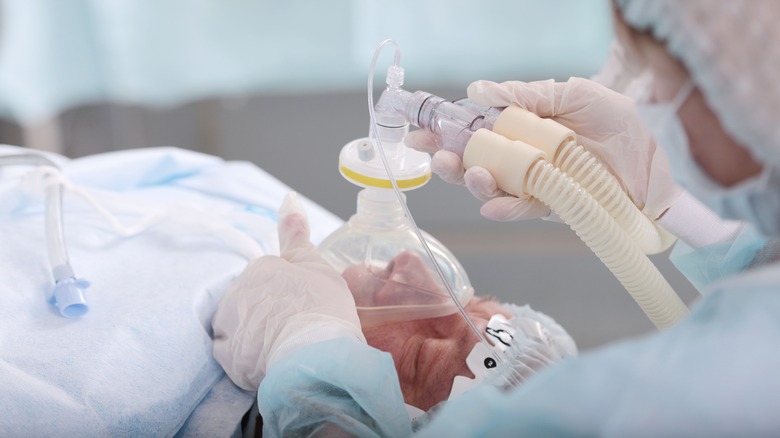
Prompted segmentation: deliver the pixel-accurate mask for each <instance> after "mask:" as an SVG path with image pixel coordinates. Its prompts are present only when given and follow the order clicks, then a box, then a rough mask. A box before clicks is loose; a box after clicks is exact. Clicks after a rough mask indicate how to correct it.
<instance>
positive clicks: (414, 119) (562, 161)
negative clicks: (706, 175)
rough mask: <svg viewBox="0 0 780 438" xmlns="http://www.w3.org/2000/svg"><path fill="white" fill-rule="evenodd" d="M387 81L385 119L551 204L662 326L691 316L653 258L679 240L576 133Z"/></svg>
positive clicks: (518, 112)
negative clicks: (643, 207) (409, 126)
mask: <svg viewBox="0 0 780 438" xmlns="http://www.w3.org/2000/svg"><path fill="white" fill-rule="evenodd" d="M391 69H392V67H391ZM390 76H391V73H388V77H390ZM388 84H389V85H388V88H387V90H385V92H384V93H383V94H382V96H381V97H380V99H379V103H380V104H378V105H377V118H378V119H382V120H393V118H394V117H395V118H398V119H403V120H404V121H406V122H408V123H411V124H413V125H415V126H417V127H418V128H421V129H425V130H427V131H429V132H431V133H432V134H433V135H434V138H435V140H436V143H437V146H438V147H439V148H441V149H445V150H448V151H451V152H454V153H455V154H457V155H458V156H459V157H460V158H461V159H462V160H463V165H464V167H465V168H469V167H472V166H480V167H484V168H486V169H487V170H488V171H489V172H490V173H491V174H492V175H493V177H494V178H495V179H496V182H497V183H498V186H499V187H500V188H501V189H503V190H504V191H505V192H507V193H510V194H513V195H516V196H533V197H535V198H537V199H539V200H540V201H542V202H543V203H545V204H546V205H548V206H549V207H550V209H551V210H552V211H553V212H555V213H556V214H557V215H558V216H559V217H560V218H561V219H562V220H563V221H564V222H565V223H566V224H567V225H569V226H570V227H571V228H572V229H573V230H574V231H575V232H576V233H577V235H578V236H579V237H580V238H581V239H582V240H583V241H584V242H585V243H586V244H587V245H588V246H589V247H590V248H591V250H592V251H593V252H594V253H595V254H596V255H597V256H598V257H599V258H600V259H601V261H602V262H603V263H604V264H605V265H606V266H607V268H608V269H609V270H610V271H611V272H612V273H613V275H615V277H616V278H617V279H618V281H620V283H621V284H622V285H623V286H624V287H625V289H626V290H627V291H628V292H629V294H631V296H632V297H633V298H634V299H635V301H636V302H637V304H639V306H640V307H641V308H642V310H643V311H644V312H645V313H646V314H647V316H648V317H649V318H650V320H651V321H652V322H653V323H654V324H655V325H656V326H657V327H659V328H664V327H668V326H670V325H672V324H674V322H676V321H678V320H679V319H681V318H682V317H683V316H685V315H686V314H687V313H688V310H687V307H686V306H685V304H684V303H683V302H682V300H681V299H680V298H679V296H678V295H677V294H676V293H675V292H674V290H673V289H672V287H671V286H670V285H669V283H668V282H667V281H666V279H664V278H663V276H662V275H661V274H660V272H659V271H658V270H657V268H656V267H655V266H654V265H653V264H652V262H650V260H649V259H648V258H647V256H646V254H656V253H659V252H662V251H664V250H666V249H667V248H669V246H671V244H672V243H674V240H675V239H674V237H673V236H672V235H671V234H669V233H668V232H667V231H666V230H664V229H663V228H661V227H660V226H658V225H657V224H656V223H655V222H654V221H653V220H651V219H650V218H648V217H646V216H645V215H644V214H643V213H642V212H641V211H640V210H639V209H638V208H637V207H636V206H635V205H634V203H633V202H632V201H631V199H630V198H629V197H628V195H626V194H625V192H623V190H622V189H621V187H620V184H619V183H618V181H617V179H616V178H615V177H614V176H613V175H612V174H611V173H609V172H608V171H607V170H606V168H605V167H604V166H603V165H602V164H601V163H600V162H599V160H598V159H597V158H596V157H595V156H593V155H592V154H590V153H589V152H588V151H587V150H585V149H584V148H583V147H582V146H581V145H578V143H577V135H576V134H575V133H574V131H572V130H571V129H569V128H567V127H565V126H563V125H561V124H559V123H557V122H555V121H553V120H551V119H545V118H541V117H539V116H537V115H536V114H533V113H531V112H529V111H526V110H524V109H522V108H519V107H514V106H510V107H506V108H492V107H481V106H479V105H476V104H474V103H473V102H471V101H469V100H467V99H461V100H456V101H450V100H447V99H444V98H441V97H439V96H435V95H433V94H431V93H427V92H424V91H415V92H409V91H407V90H404V89H402V88H401V86H400V85H397V86H393V85H394V84H393V83H392V81H391V80H390V79H388Z"/></svg>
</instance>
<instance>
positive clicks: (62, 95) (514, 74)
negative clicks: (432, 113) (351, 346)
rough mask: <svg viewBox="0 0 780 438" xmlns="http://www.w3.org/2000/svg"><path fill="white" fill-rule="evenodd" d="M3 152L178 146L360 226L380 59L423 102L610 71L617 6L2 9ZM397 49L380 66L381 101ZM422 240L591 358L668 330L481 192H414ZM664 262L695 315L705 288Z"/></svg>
mask: <svg viewBox="0 0 780 438" xmlns="http://www.w3.org/2000/svg"><path fill="white" fill-rule="evenodd" d="M0 5H1V6H0V8H1V9H0V20H2V25H1V26H0V117H1V118H2V119H1V120H0V143H5V144H12V145H22V146H27V147H31V148H37V149H43V150H49V151H55V152H58V153H61V154H64V155H66V156H69V157H74V158H75V157H80V156H84V155H90V154H97V153H103V152H109V151H115V150H122V149H129V148H141V147H153V146H176V147H180V148H186V149H191V150H196V151H201V152H204V153H208V154H213V155H217V156H220V157H223V158H225V159H227V160H246V161H250V162H253V163H255V164H256V165H258V166H260V167H261V168H263V169H265V170H266V171H268V172H269V173H271V174H272V175H274V176H276V177H277V178H279V179H280V180H281V181H283V182H284V183H286V184H287V185H289V186H290V187H292V188H293V189H295V190H297V191H299V192H300V193H302V194H303V195H305V196H307V197H308V198H310V199H312V200H314V201H315V202H318V203H319V204H321V205H322V206H324V207H325V208H327V209H329V210H330V211H332V212H333V213H335V214H337V215H338V216H340V217H342V218H344V219H347V218H349V216H350V215H351V214H352V213H353V212H354V209H355V198H356V195H357V192H358V190H359V189H358V188H357V187H355V186H352V185H351V184H350V183H348V182H346V181H345V180H344V179H342V177H341V176H340V175H339V173H338V170H337V163H338V153H339V150H340V149H341V147H342V146H343V145H344V144H346V143H348V142H349V141H351V140H353V139H356V138H360V137H365V136H367V134H368V123H369V118H368V113H367V99H366V82H367V74H368V67H369V63H370V61H371V57H372V55H373V52H374V49H375V48H376V46H377V45H378V44H379V43H380V42H381V41H382V40H384V39H387V38H393V39H395V40H396V41H397V42H398V44H399V45H400V47H401V65H402V66H403V67H404V68H405V69H406V84H405V88H406V89H408V90H412V91H414V90H417V89H421V90H425V91H429V92H432V93H434V94H438V95H440V96H442V97H446V98H453V99H454V98H459V97H463V96H464V95H465V90H466V86H467V85H468V84H469V83H470V82H471V81H474V80H477V79H490V80H494V81H503V80H510V79H519V80H525V81H532V80H540V79H548V78H555V79H558V80H566V79H567V78H568V77H570V76H583V77H589V76H591V75H594V74H596V73H597V72H598V71H599V69H600V68H601V66H602V65H603V63H604V62H605V60H606V58H607V54H608V51H609V47H610V42H611V40H612V28H611V17H610V11H609V2H608V0H545V1H539V0H491V1H489V2H481V3H476V2H474V1H472V0H414V1H412V0H328V1H313V0H286V1H284V2H279V1H265V0H254V1H252V0H165V1H159V0H70V1H68V2H63V1H61V0H4V1H2V3H0ZM391 62H392V50H389V49H388V50H387V51H386V52H385V53H383V55H382V57H381V58H380V62H379V67H378V68H377V74H376V78H375V87H376V88H375V96H376V95H378V93H379V91H380V90H381V87H382V86H383V84H384V74H385V70H386V68H387V67H388V66H389V65H390V63H391ZM407 199H408V202H409V205H410V208H411V211H412V213H413V214H414V217H415V219H416V221H417V222H418V224H419V225H420V226H421V228H423V229H425V230H426V231H428V232H429V233H431V234H433V235H434V236H436V237H437V238H439V240H441V241H442V242H443V243H444V244H445V245H447V246H448V247H449V248H450V249H451V250H452V252H453V253H454V254H455V255H456V256H458V258H459V259H460V261H461V262H462V264H463V265H464V266H465V267H466V270H467V272H468V273H469V276H470V279H471V282H472V284H473V285H474V286H475V288H476V290H477V293H479V294H486V295H488V294H489V295H495V296H497V297H499V298H500V299H502V300H506V301H511V302H515V303H518V304H526V303H527V304H530V305H531V306H532V307H533V308H535V309H536V310H541V311H543V312H545V313H548V314H549V315H551V316H552V317H554V318H555V319H557V320H558V321H559V322H560V323H561V324H562V325H564V327H566V328H567V329H568V330H569V331H570V332H571V333H572V335H573V336H574V337H575V339H576V340H577V342H578V344H579V346H580V348H581V349H589V348H592V347H595V346H598V345H601V344H603V343H605V342H609V341H613V340H617V339H622V338H626V337H630V336H636V335H639V334H642V333H645V332H648V331H651V330H654V329H653V328H652V325H651V324H650V322H649V321H648V319H647V318H646V316H645V315H644V314H643V313H642V312H641V310H640V309H639V308H638V306H637V305H636V304H635V303H634V302H633V300H632V299H631V298H630V297H629V296H628V294H627V293H626V292H625V290H624V289H623V288H622V287H621V286H620V284H619V283H618V282H617V281H616V280H615V279H614V277H613V276H612V274H610V273H609V271H607V269H606V268H605V267H604V266H603V265H602V264H601V262H600V261H599V260H598V259H597V258H596V256H595V255H593V254H592V253H591V252H590V250H589V249H588V248H587V247H586V246H585V245H584V244H582V243H581V242H580V241H579V239H578V238H577V237H576V235H575V234H574V233H573V232H572V231H571V230H570V229H569V228H568V227H566V226H565V225H561V224H556V223H547V222H544V221H540V220H537V221H528V222H523V223H494V222H489V221H487V220H485V219H482V218H481V216H480V215H479V211H478V210H479V206H480V202H478V201H477V200H476V199H474V198H472V197H471V195H470V194H469V193H468V192H467V190H466V189H464V188H460V187H454V186H450V185H447V184H445V183H443V182H442V181H440V180H438V179H436V178H434V179H433V180H432V181H431V182H430V183H428V185H426V186H425V187H423V188H422V189H419V190H416V191H413V192H410V193H407ZM652 260H653V261H654V262H655V263H656V264H657V265H658V266H659V268H660V269H661V271H662V273H664V275H666V277H667V278H668V279H669V281H670V283H671V284H672V286H673V287H675V289H676V290H677V291H678V293H679V294H680V295H681V296H682V297H683V299H684V300H686V301H688V302H690V301H691V300H693V299H695V297H696V292H695V290H694V289H693V287H692V286H691V285H690V284H689V283H688V282H687V281H686V280H685V279H684V278H683V277H682V275H681V274H679V273H678V272H677V271H676V270H675V269H674V268H673V267H672V265H671V264H670V263H669V262H668V260H667V255H666V254H661V255H658V256H653V258H652Z"/></svg>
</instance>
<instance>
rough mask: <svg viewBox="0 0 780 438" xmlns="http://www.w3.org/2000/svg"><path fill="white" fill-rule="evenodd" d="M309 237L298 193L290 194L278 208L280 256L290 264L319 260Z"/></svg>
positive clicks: (305, 217) (306, 219)
mask: <svg viewBox="0 0 780 438" xmlns="http://www.w3.org/2000/svg"><path fill="white" fill-rule="evenodd" d="M309 236H310V231H309V220H308V217H307V215H306V210H305V209H304V207H303V204H302V203H301V201H300V199H299V196H298V193H296V192H290V193H288V194H287V196H285V197H284V201H283V202H282V205H281V207H279V250H280V256H281V257H282V258H283V259H285V260H287V261H289V262H291V263H299V262H304V261H314V260H318V259H321V257H320V256H319V254H317V251H316V248H315V246H314V244H312V243H311V240H310V237H309Z"/></svg>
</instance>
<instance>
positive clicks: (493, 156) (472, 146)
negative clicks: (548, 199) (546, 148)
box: [463, 128, 544, 196]
mask: <svg viewBox="0 0 780 438" xmlns="http://www.w3.org/2000/svg"><path fill="white" fill-rule="evenodd" d="M543 158H544V153H543V152H542V151H540V150H539V149H537V148H535V147H533V146H531V145H529V144H527V143H524V142H522V141H517V140H509V139H507V138H506V137H503V136H501V135H499V134H496V133H495V132H492V131H490V130H487V129H484V128H482V129H478V130H477V131H476V132H475V133H474V135H472V136H471V138H470V139H469V142H468V143H467V144H466V150H465V151H464V152H463V166H464V167H466V168H467V169H468V168H470V167H473V166H480V167H484V168H485V169H487V170H488V171H489V172H490V173H491V174H492V175H493V177H494V178H495V179H496V183H498V186H499V187H500V188H501V189H503V190H504V191H505V192H509V193H511V194H513V195H516V196H521V195H525V194H527V191H526V187H525V180H526V177H525V175H526V173H528V169H530V168H531V165H533V164H534V163H535V162H537V161H538V160H541V159H543Z"/></svg>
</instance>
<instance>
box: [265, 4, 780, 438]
mask: <svg viewBox="0 0 780 438" xmlns="http://www.w3.org/2000/svg"><path fill="white" fill-rule="evenodd" d="M613 6H614V11H615V30H616V35H617V38H618V41H619V46H620V47H621V52H622V65H623V69H624V72H627V73H631V74H633V75H636V76H637V77H639V78H642V79H643V80H644V81H645V82H646V83H647V85H648V88H647V93H644V94H643V95H640V96H638V97H637V99H636V100H632V99H630V98H628V97H625V96H623V95H621V94H618V93H616V92H615V91H613V90H610V89H609V88H607V87H604V86H601V85H599V84H596V83H595V82H592V81H589V80H585V79H576V78H572V79H570V80H569V81H567V82H564V83H554V82H552V81H544V82H534V83H520V82H509V83H504V84H495V83H490V82H484V81H480V82H477V83H474V84H472V85H471V86H470V87H469V98H470V99H472V100H473V101H475V102H477V103H480V104H484V105H492V106H507V105H518V106H521V107H524V108H527V109H529V110H531V111H533V112H536V113H537V114H539V115H540V116H542V117H551V118H554V119H555V120H557V121H559V122H561V123H563V124H564V125H566V126H568V127H570V128H572V129H573V130H574V131H576V132H577V133H578V134H579V136H580V138H581V139H584V140H583V141H582V143H583V146H585V147H586V148H588V149H592V151H593V152H594V153H596V154H597V155H598V156H599V157H600V158H601V159H602V160H604V161H605V163H606V165H607V166H608V167H609V168H610V170H611V171H612V172H613V173H615V175H616V176H617V177H618V178H619V179H620V180H621V182H622V183H623V186H624V187H625V189H626V191H627V192H628V194H629V195H630V196H631V197H632V199H633V200H634V202H635V203H637V205H638V206H640V207H641V208H642V209H643V211H644V212H645V213H646V214H648V215H649V216H650V217H652V218H653V219H656V220H658V221H661V223H662V224H664V225H666V226H667V227H668V228H669V229H670V230H672V231H676V232H677V233H678V234H680V235H681V236H680V237H681V240H683V241H684V242H685V243H687V247H686V250H685V251H684V253H683V254H682V256H681V259H680V260H681V261H682V262H683V263H684V264H683V265H681V267H682V268H683V269H684V270H685V272H686V274H688V275H690V276H691V278H692V279H694V280H695V281H696V283H697V285H698V286H699V287H700V288H701V290H702V294H703V298H702V299H701V300H700V302H698V303H696V304H695V305H694V306H693V307H692V308H691V314H690V315H689V316H688V317H687V318H686V319H684V320H682V321H681V322H679V323H678V324H677V325H675V326H673V327H671V328H669V329H666V330H664V331H662V332H658V333H654V334H651V335H648V336H645V337H643V338H639V339H636V340H631V341H625V342H622V343H618V344H615V345H611V346H608V347H605V348H602V349H599V350H596V351H592V352H589V353H587V354H583V355H582V356H580V357H578V358H571V359H567V360H565V361H563V362H561V363H559V364H557V365H553V366H551V367H549V368H547V369H546V370H544V371H542V372H541V373H539V374H537V375H536V376H534V377H533V378H532V379H530V380H529V381H528V382H526V383H525V384H523V385H522V386H520V387H518V388H516V389H514V390H512V391H509V392H502V391H499V390H498V389H496V388H494V387H491V386H488V385H483V386H479V387H477V388H475V389H473V390H471V391H469V392H467V393H465V394H463V395H462V396H461V397H460V398H458V399H456V400H453V401H449V402H447V403H446V404H445V405H443V406H442V407H440V408H439V409H437V410H436V413H435V415H433V421H432V422H431V423H430V424H428V425H427V426H425V427H424V428H422V429H421V430H420V431H418V433H419V434H421V435H423V436H437V437H438V436H534V437H539V436H617V437H625V436H631V437H635V436H653V437H658V436H675V437H679V436H696V437H698V436H710V437H711V436H752V437H755V436H777V435H778V434H780V416H778V415H777V413H778V412H780V396H779V395H778V394H780V379H778V378H777V372H778V371H777V370H778V369H779V368H780V352H778V349H777V345H780V264H778V263H776V262H775V261H774V257H773V256H774V254H775V251H774V250H773V243H774V242H775V240H776V238H777V237H778V235H780V179H779V178H780V177H778V172H780V124H778V123H777V122H776V121H775V120H774V118H775V117H776V116H777V115H778V114H780V86H778V85H777V83H776V80H774V79H775V78H774V76H775V75H776V72H777V71H778V67H780V47H778V46H777V44H776V43H777V41H778V40H780V29H778V27H777V25H776V23H777V21H778V19H780V3H778V2H775V1H774V0H732V1H729V2H712V1H708V0H616V1H615V2H614V3H613ZM561 28H562V29H565V26H561ZM648 133H649V135H648ZM416 140H418V141H419V140H421V139H420V138H417V139H416ZM422 140H423V141H421V142H418V145H419V144H423V145H424V144H425V141H424V139H422ZM655 144H658V145H659V146H660V147H662V148H663V151H665V152H666V155H663V154H662V153H660V152H659V151H660V150H656V149H655ZM437 155H438V157H436V161H437V162H438V164H437V170H438V172H439V173H440V174H442V175H447V176H448V178H449V179H450V180H452V181H458V180H459V179H460V176H461V175H462V176H463V182H464V183H465V184H466V186H467V187H469V189H470V190H471V191H472V192H474V193H475V194H476V195H477V196H479V197H481V198H483V199H490V200H489V201H488V202H486V204H485V205H484V206H483V208H482V213H483V215H485V216H487V217H490V218H493V219H504V220H511V219H523V218H528V217H540V216H547V215H548V214H549V213H548V212H547V211H546V207H544V206H543V205H541V204H539V203H537V202H535V201H533V200H529V199H520V198H514V197H507V196H502V195H503V194H502V193H501V192H500V191H498V190H496V187H495V182H494V181H493V180H492V177H490V175H489V174H487V173H485V172H482V171H481V170H480V169H471V170H469V171H468V172H465V174H464V173H463V170H462V166H461V164H460V162H459V161H458V159H457V157H452V156H447V155H442V154H437ZM667 157H668V161H667ZM667 167H668V168H667ZM669 173H671V175H672V176H673V177H674V181H676V182H677V183H679V186H678V184H675V183H674V182H673V181H672V180H671V179H670V178H669V176H668V175H669ZM680 186H682V188H684V189H685V191H683V190H681V189H680ZM702 204H703V205H704V206H706V207H707V208H703V207H702ZM710 211H714V212H715V213H717V215H719V216H720V217H721V218H724V219H729V220H736V221H737V222H723V221H720V220H717V219H714V218H712V217H709V216H708V214H709V213H708V212H710ZM703 223H704V224H717V225H713V227H714V228H717V229H714V230H711V231H712V232H709V231H710V230H709V228H710V227H709V226H702V225H701V224H703ZM701 228H707V229H708V230H705V232H702V231H701ZM298 235H299V237H300V236H304V237H305V234H300V233H299V234H298ZM301 248H308V246H306V245H301ZM306 251H310V249H307V250H306ZM301 254H305V252H304V253H301ZM273 269H275V270H277V272H290V273H292V272H296V276H297V277H298V278H305V279H307V281H305V282H303V281H295V282H287V283H283V282H280V283H277V284H276V286H277V287H278V289H279V290H280V293H279V298H278V299H279V300H282V299H285V300H287V299H290V297H294V298H295V300H296V303H297V307H296V309H298V312H297V313H296V314H295V315H294V316H293V315H290V316H286V317H283V318H281V319H279V320H276V321H274V323H273V327H272V326H269V330H268V333H270V334H272V335H273V336H278V337H279V338H281V339H283V340H285V339H287V341H283V342H282V345H287V346H291V345H295V347H296V348H288V349H287V350H286V351H285V353H284V355H278V354H277V355H276V356H273V355H272V359H274V360H272V361H271V362H270V364H268V368H267V369H266V370H265V371H266V372H267V375H266V378H265V380H264V381H263V382H262V384H261V385H260V391H259V395H258V397H259V403H260V412H261V414H262V415H263V418H264V420H265V422H266V429H265V431H266V433H268V434H270V435H281V434H287V433H291V434H302V435H306V434H318V433H323V434H324V433H329V432H334V431H343V432H347V433H352V434H355V435H358V436H367V435H372V434H373V435H383V436H404V435H409V434H411V433H412V431H411V428H410V426H409V423H408V419H407V418H404V415H405V413H404V412H402V410H401V407H400V406H401V405H402V403H403V401H402V400H400V399H399V396H398V391H397V389H396V387H397V378H396V377H395V373H394V370H393V367H392V363H389V362H388V359H387V357H386V356H383V355H382V354H381V353H380V352H378V351H376V350H373V349H371V348H370V347H368V346H366V345H365V344H364V343H362V342H361V339H360V336H359V330H358V329H357V327H355V329H354V330H352V329H349V330H347V333H344V336H338V337H333V338H332V339H328V340H322V337H321V336H320V337H319V338H320V339H318V340H320V341H321V342H314V343H309V344H307V343H306V342H297V341H300V338H299V337H297V338H296V337H295V336H293V337H292V338H285V333H284V332H285V329H284V327H287V326H288V324H298V323H299V321H302V320H306V317H307V315H309V316H319V315H321V314H323V313H325V314H327V315H329V316H328V318H329V319H332V320H333V322H334V324H333V325H332V326H333V328H334V333H335V331H336V328H339V330H346V328H347V327H349V326H354V325H355V318H354V315H351V314H350V315H349V317H348V318H346V319H344V318H343V311H341V310H339V311H336V310H335V309H333V310H331V309H330V308H328V307H323V306H321V305H319V303H320V302H321V301H322V300H325V301H328V300H329V299H332V300H338V299H339V297H342V298H343V297H344V296H346V295H348V294H349V291H348V290H346V288H345V287H342V286H341V285H337V284H335V283H334V282H328V283H318V281H317V279H318V278H320V277H322V278H323V279H324V278H329V276H332V274H330V273H329V272H327V270H326V269H323V268H322V267H320V266H319V265H317V264H311V263H310V262H309V261H307V258H306V257H302V258H294V259H291V261H290V262H289V263H288V264H284V265H278V266H273ZM320 284H321V285H322V286H320ZM326 285H329V286H326ZM326 297H327V298H326ZM340 312H341V314H340ZM340 319H341V320H342V321H351V322H349V323H343V322H339V321H340ZM276 326H279V327H283V329H282V330H277V329H276V328H275V327H276ZM268 333H266V335H268ZM290 339H292V340H290ZM296 342H297V344H296ZM336 353H337V354H336ZM264 366H265V365H264Z"/></svg>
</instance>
